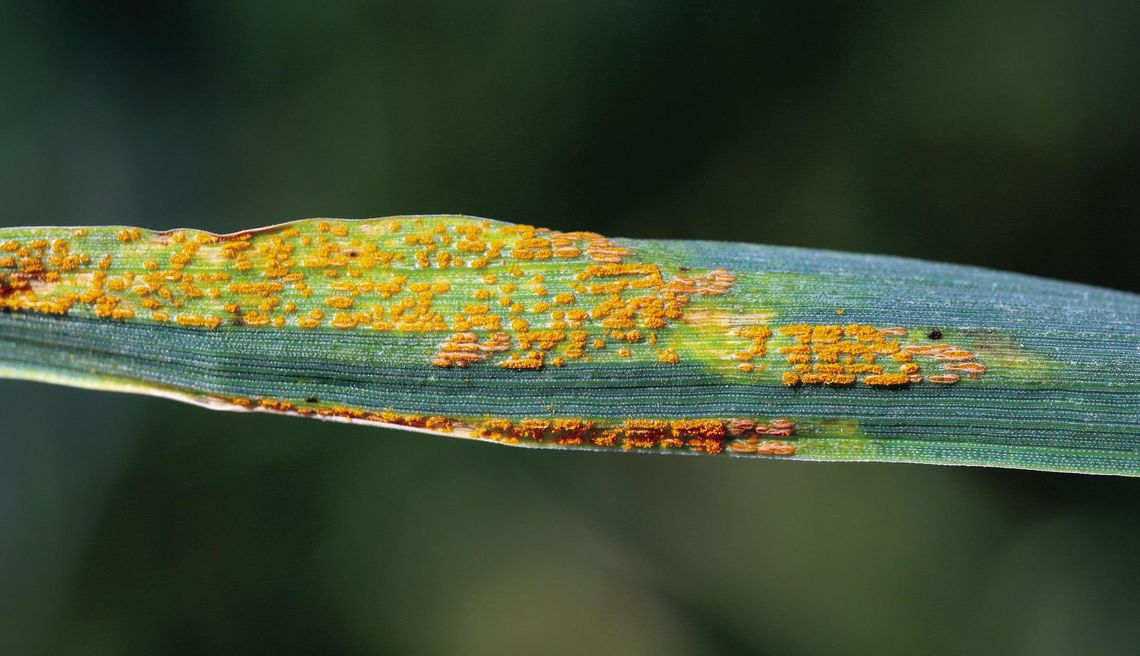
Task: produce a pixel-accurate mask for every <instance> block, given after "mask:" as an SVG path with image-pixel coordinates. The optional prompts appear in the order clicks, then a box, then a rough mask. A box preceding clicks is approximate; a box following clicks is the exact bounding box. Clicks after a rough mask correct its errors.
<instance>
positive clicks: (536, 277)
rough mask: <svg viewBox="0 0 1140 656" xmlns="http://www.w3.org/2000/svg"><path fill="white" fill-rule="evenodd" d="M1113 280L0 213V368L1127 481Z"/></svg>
mask: <svg viewBox="0 0 1140 656" xmlns="http://www.w3.org/2000/svg"><path fill="white" fill-rule="evenodd" d="M1137 301H1138V297H1137V296H1136V295H1133V294H1128V293H1123V292H1115V291H1109V290H1104V289H1097V288H1093V287H1087V286H1082V285H1076V284H1070V283H1063V282H1055V281H1051V280H1043V279H1039V278H1032V277H1027V276H1021V275H1014V274H1009V273H999V272H995V271H989V270H983V269H976V268H968V267H962V266H953V265H945V264H934V263H928V262H920V261H915V260H907V259H900V258H889V257H874V256H863V255H850V254H842V253H834V252H825V251H815V250H802V249H794V248H777V247H769V246H753V245H745V244H730V243H716V242H692V241H687V242H686V241H641V240H629V239H609V238H606V237H603V236H601V235H597V234H593V233H585V232H571V233H565V232H557V231H551V230H545V229H536V228H533V227H529V226H516V225H512V224H507V223H501V222H496V221H489V220H485V219H478V218H471V217H463V216H422V217H395V218H385V219H370V220H363V221H345V220H316V219H314V220H305V221H298V222H294V223H288V224H283V225H278V226H273V227H269V228H263V229H257V230H249V231H245V232H240V233H235V234H230V235H214V234H211V233H207V232H202V231H197V230H173V231H166V232H151V231H147V230H140V229H137V228H123V227H89V228H62V227H31V228H5V229H0V309H2V310H3V312H0V376H5V377H11V378H23V379H28V380H38V381H45V382H52V383H61V384H67V385H75V386H81V387H89V388H94V389H104V390H117V391H127V392H140V393H146V394H154V395H161V396H167V397H171V398H175V399H180V400H184V401H189V402H193V403H198V404H201V405H204V406H207V407H210V408H216V409H226V410H249V411H261V412H275V413H285V414H290V415H296V416H304V417H312V418H318V419H330V420H340V421H350V422H362V423H370V424H377V425H384V426H390V427H398V428H404V429H409V430H418V431H423V432H428V433H436V434H440V435H450V436H455V437H463V438H474V439H481V440H489V441H495V442H500V443H504V444H515V445H521V446H531V447H545V448H554V449H559V448H565V449H570V448H573V449H592V450H617V451H622V450H627V451H654V452H665V453H688V454H704V455H709V456H715V457H739V458H757V459H802V460H877V461H898V462H927V463H940V464H970V465H989V466H1001V467H1019V468H1029V469H1045V470H1058V471H1075V472H1087V473H1109V474H1126V475H1137V474H1140V425H1138V420H1137V418H1138V416H1140V409H1138V408H1140V404H1138V401H1140V335H1138V333H1140V331H1138V326H1140V303H1138V302H1137Z"/></svg>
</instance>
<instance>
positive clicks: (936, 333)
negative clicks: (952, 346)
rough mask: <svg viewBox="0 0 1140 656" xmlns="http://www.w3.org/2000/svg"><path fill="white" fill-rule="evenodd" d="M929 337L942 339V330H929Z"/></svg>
mask: <svg viewBox="0 0 1140 656" xmlns="http://www.w3.org/2000/svg"><path fill="white" fill-rule="evenodd" d="M930 339H942V331H941V330H932V331H930Z"/></svg>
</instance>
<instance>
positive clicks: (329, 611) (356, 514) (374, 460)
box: [0, 0, 1140, 654]
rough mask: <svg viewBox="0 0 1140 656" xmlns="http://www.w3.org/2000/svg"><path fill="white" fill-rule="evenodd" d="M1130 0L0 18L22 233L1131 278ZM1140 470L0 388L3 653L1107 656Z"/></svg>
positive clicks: (547, 3)
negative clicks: (830, 458) (501, 223)
mask: <svg viewBox="0 0 1140 656" xmlns="http://www.w3.org/2000/svg"><path fill="white" fill-rule="evenodd" d="M1138 7H1140V6H1138V5H1137V4H1136V3H1134V2H1118V3H1109V2H1104V3H1082V2H1076V1H1073V2H1051V1H1048V0H1046V1H1044V2H1029V1H1025V2H954V3H914V2H894V3H837V4H831V5H815V4H809V3H785V4H769V3H761V2H746V1H742V2H727V1H726V2H697V1H693V2H681V1H672V2H657V3H651V2H621V1H618V0H600V1H586V0H577V1H575V2H556V1H553V0H529V1H525V0H524V1H518V2H503V3H478V2H463V1H455V2H445V1H442V0H434V1H431V0H428V1H423V2H379V1H376V0H361V1H358V2H344V3H338V2H283V1H274V2H268V1H263V0H261V1H258V0H247V1H244V2H233V3H207V2H197V1H190V0H185V1H182V2H155V1H143V0H134V1H127V2H98V1H95V0H72V1H63V0H60V1H56V2H40V3H32V2H8V1H4V2H0V98H2V99H3V100H2V102H0V225H22V224H130V225H140V226H146V227H151V228H169V227H201V228H209V229H213V230H219V231H230V230H236V229H239V228H248V227H253V226H259V225H263V224H270V223H275V222H280V221H284V220H288V219H295V218H303V217H311V216H335V217H368V216H382V215H391V214H400V213H429V212H463V213H468V214H476V215H482V216H488V217H493V218H500V219H504V220H510V221H516V222H523V223H533V224H538V225H544V226H549V227H554V228H560V229H577V228H582V229H589V230H596V231H600V232H603V233H605V234H608V235H615V236H627V237H662V238H707V239H722V240H735V241H752V242H762V243H774V244H795V245H801V246H812V247H822V248H834V249H843V250H853V251H865V252H878V253H892V254H903V255H910V256H915V257H922V258H927V259H935V260H943V261H952V262H962V263H969V264H979V265H985V266H991V267H997V268H1002V269H1008V270H1014V271H1020V272H1025V273H1033V274H1039V275H1047V276H1053V277H1060V278H1066V279H1070V280H1076V281H1080V282H1086V283H1092V284H1098V285H1104V286H1110V287H1116V288H1120V289H1126V290H1130V291H1137V290H1138V289H1140V284H1138V282H1140V275H1138V274H1140V263H1138V260H1137V251H1138V246H1140V234H1138V231H1140V229H1138V227H1137V226H1138V225H1140V221H1138V219H1140V187H1138V183H1140V120H1138V116H1140V112H1138V109H1140V78H1138V76H1137V71H1138V70H1140V40H1138V39H1137V38H1136V28H1137V26H1138V21H1140V8H1138ZM1137 508H1140V484H1138V483H1137V481H1135V480H1129V479H1114V478H1102V477H1079V476H1071V475H1054V474H1044V473H1032V472H1019V471H991V470H977V469H963V468H939V467H928V466H909V465H823V464H800V463H757V462H725V461H715V460H714V461H709V460H703V459H694V458H680V457H652V456H627V457H623V456H613V455H608V456H607V455H598V454H575V453H567V454H560V453H550V452H546V453H543V452H532V451H525V450H517V449H508V448H502V447H496V446H489V445H483V444H473V443H466V442H462V441H457V440H447V439H433V438H428V437H425V436H420V435H414V434H403V433H394V432H388V431H383V430H376V429H369V428H362V427H346V426H341V425H329V424H322V423H319V422H306V421H300V420H294V419H287V418H277V417H268V416H241V415H228V414H218V413H211V412H208V411H205V410H200V409H196V408H192V407H187V406H181V405H178V404H175V403H172V402H167V401H163V400H157V399H148V398H136V397H125V396H115V395H108V394H101V393H94V392H84V391H77V390H69V389H64V388H56V387H49V386H45V385H36V384H30V383H20V382H11V381H8V382H3V383H0V653H4V654H23V653H29V654H34V653H44V654H154V653H223V652H225V653H235V652H258V653H310V654H313V653H322V654H372V653H417V654H418V653H422V654H442V653H461V654H503V653H544V654H545V653H564V654H583V653H622V654H688V653H735V652H740V653H762V654H764V653H771V654H775V653H779V654H848V653H849V654H967V653H968V654H976V653H987V652H988V653H1004V654H1019V653H1025V654H1077V653H1079V654H1098V653H1116V654H1123V653H1136V650H1137V649H1138V648H1140V647H1138V646H1140V623H1138V622H1137V618H1138V617H1140V558H1138V555H1140V521H1138V519H1140V518H1138V513H1137Z"/></svg>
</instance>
